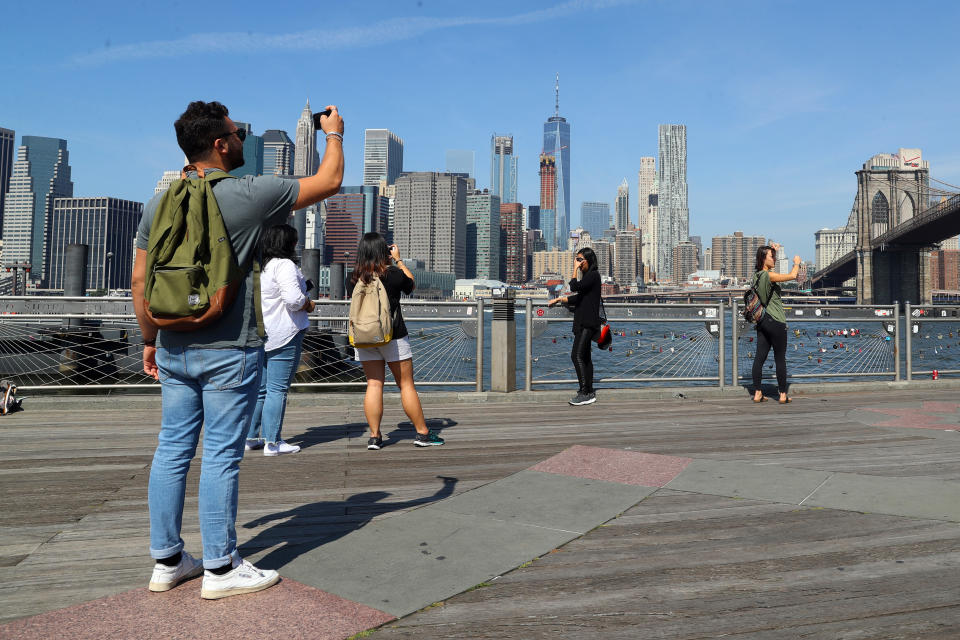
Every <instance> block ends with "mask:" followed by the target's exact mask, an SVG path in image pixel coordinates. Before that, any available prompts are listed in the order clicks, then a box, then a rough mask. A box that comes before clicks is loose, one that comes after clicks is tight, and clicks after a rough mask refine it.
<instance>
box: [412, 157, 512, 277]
mask: <svg viewBox="0 0 960 640" xmlns="http://www.w3.org/2000/svg"><path fill="white" fill-rule="evenodd" d="M396 187H397V189H396V199H395V204H394V211H395V213H394V228H393V237H394V241H395V242H396V243H397V244H398V245H399V246H400V250H401V251H402V252H403V254H402V255H404V256H410V257H412V258H418V259H420V260H423V261H424V263H425V268H426V269H427V270H428V271H432V272H436V273H452V274H454V275H455V276H456V277H458V278H462V277H463V276H464V274H465V272H466V255H465V254H466V240H467V179H466V178H464V177H463V176H460V175H454V174H449V173H436V172H431V171H417V172H410V173H403V174H401V175H400V176H399V177H398V178H397V180H396ZM501 220H502V210H501Z"/></svg>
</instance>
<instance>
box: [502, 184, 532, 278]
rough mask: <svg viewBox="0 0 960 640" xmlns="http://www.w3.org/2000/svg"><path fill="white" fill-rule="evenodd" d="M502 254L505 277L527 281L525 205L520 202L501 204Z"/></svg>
mask: <svg viewBox="0 0 960 640" xmlns="http://www.w3.org/2000/svg"><path fill="white" fill-rule="evenodd" d="M500 229H501V235H500V243H501V245H502V246H501V249H500V254H501V255H502V256H503V261H502V264H503V279H504V280H506V281H507V282H508V283H509V284H516V285H520V284H523V283H524V282H526V281H527V279H528V278H527V275H528V274H527V270H526V266H527V257H526V249H527V242H526V234H524V228H523V205H522V204H520V203H519V202H503V203H501V204H500Z"/></svg>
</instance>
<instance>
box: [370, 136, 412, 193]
mask: <svg viewBox="0 0 960 640" xmlns="http://www.w3.org/2000/svg"><path fill="white" fill-rule="evenodd" d="M402 172H403V140H401V139H400V138H398V137H397V136H396V134H394V133H391V132H390V131H389V130H388V129H367V130H366V131H364V133H363V184H364V185H366V186H374V187H375V186H378V185H379V184H380V181H381V180H383V179H386V181H387V184H388V185H391V184H393V183H394V182H396V181H397V178H398V177H399V176H400V174H401V173H402Z"/></svg>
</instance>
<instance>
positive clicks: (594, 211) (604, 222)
mask: <svg viewBox="0 0 960 640" xmlns="http://www.w3.org/2000/svg"><path fill="white" fill-rule="evenodd" d="M580 226H582V227H583V228H584V229H586V230H587V231H588V232H589V233H590V236H591V237H592V238H594V239H596V238H602V237H603V232H604V231H606V230H607V229H609V228H610V203H609V202H584V203H583V204H581V205H580Z"/></svg>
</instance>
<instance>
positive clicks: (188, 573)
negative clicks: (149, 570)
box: [150, 551, 203, 591]
mask: <svg viewBox="0 0 960 640" xmlns="http://www.w3.org/2000/svg"><path fill="white" fill-rule="evenodd" d="M181 553H182V556H181V557H180V564H178V565H176V566H174V567H168V566H167V565H165V564H160V563H159V562H158V563H157V564H156V565H155V566H154V567H153V575H152V576H150V591H170V589H173V588H174V587H175V586H177V585H178V584H180V583H181V582H183V581H184V580H189V579H190V578H196V577H197V576H198V575H200V574H201V573H203V561H202V560H199V559H197V558H194V557H193V556H192V555H190V554H189V553H187V552H186V551H182V552H181Z"/></svg>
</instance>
